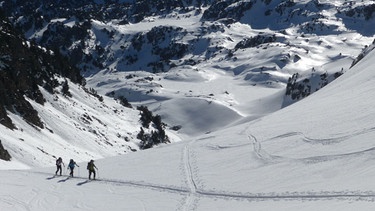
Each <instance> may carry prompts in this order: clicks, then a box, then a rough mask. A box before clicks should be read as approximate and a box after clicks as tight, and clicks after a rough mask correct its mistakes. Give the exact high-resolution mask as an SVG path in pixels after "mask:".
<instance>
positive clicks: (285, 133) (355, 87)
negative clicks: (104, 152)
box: [0, 51, 375, 211]
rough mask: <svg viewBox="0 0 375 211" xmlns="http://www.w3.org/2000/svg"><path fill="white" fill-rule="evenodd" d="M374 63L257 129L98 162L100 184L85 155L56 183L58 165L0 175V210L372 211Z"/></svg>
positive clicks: (244, 127)
mask: <svg viewBox="0 0 375 211" xmlns="http://www.w3.org/2000/svg"><path fill="white" fill-rule="evenodd" d="M374 58H375V52H373V51H372V52H370V53H369V54H368V55H367V56H366V57H365V58H364V59H363V60H362V61H360V62H359V63H358V64H357V65H356V66H355V67H353V68H352V69H350V70H349V71H347V72H346V73H345V74H344V75H343V76H341V77H340V78H338V79H337V80H335V81H334V82H332V83H331V84H329V85H328V86H326V87H325V88H323V89H322V90H320V91H319V92H316V93H314V94H313V95H311V96H310V97H308V98H306V99H304V100H302V101H300V102H297V103H295V104H293V105H291V106H289V107H286V108H284V109H281V110H279V111H276V112H274V113H272V114H269V115H266V116H264V117H261V118H259V119H256V120H254V121H250V120H247V119H246V118H239V120H238V121H237V123H233V124H232V126H230V127H227V128H224V129H220V130H218V131H213V132H211V133H207V134H204V135H199V136H192V137H190V138H186V139H185V140H183V141H180V142H177V143H173V144H170V145H162V146H160V147H156V148H153V149H150V150H145V151H140V152H137V153H129V154H126V155H121V156H113V157H110V158H105V159H98V160H96V165H97V167H98V168H99V170H98V175H97V179H98V180H97V181H88V180H87V171H86V168H85V167H86V162H84V159H85V157H84V156H81V157H79V159H78V160H79V161H81V162H80V163H79V165H80V167H79V168H77V169H76V172H75V174H76V177H74V178H69V177H68V176H67V173H66V170H65V175H63V176H57V177H54V171H55V169H54V168H53V167H48V168H31V169H28V170H2V171H0V177H1V178H2V179H1V181H0V183H1V189H0V209H1V210H38V211H39V210H70V211H71V210H103V211H104V210H155V211H158V210H162V211H166V210H264V211H268V210H285V211H286V210H288V211H291V210H308V211H309V210H312V211H316V210H329V211H334V210H337V211H343V210H361V211H363V210H373V209H374V207H375V183H374V182H373V180H374V178H375V168H374V159H375V152H374V149H375V142H374V139H375V126H374V119H375V109H374V105H375V99H374V98H373V96H374V95H373V92H374V90H375V72H374V70H373V65H372V64H373V61H374ZM180 106H183V105H180ZM186 106H189V105H186ZM213 108H215V107H213ZM217 111H218V113H217V118H219V117H220V116H221V113H220V112H221V110H220V109H219V110H217ZM211 112H214V111H211ZM102 115H106V114H102ZM222 117H223V118H226V117H225V115H224V116H222ZM250 119H251V118H250ZM202 124H203V123H202ZM73 132H74V131H72V133H73ZM33 138H35V139H37V138H38V137H28V139H29V140H33ZM36 155H37V153H35V156H36ZM62 156H63V158H64V159H65V161H67V160H68V159H70V157H68V156H69V155H65V157H64V155H62ZM70 156H73V155H70ZM75 156H77V157H78V155H75ZM86 158H87V159H89V157H86ZM3 163H4V162H3V161H2V163H1V165H3Z"/></svg>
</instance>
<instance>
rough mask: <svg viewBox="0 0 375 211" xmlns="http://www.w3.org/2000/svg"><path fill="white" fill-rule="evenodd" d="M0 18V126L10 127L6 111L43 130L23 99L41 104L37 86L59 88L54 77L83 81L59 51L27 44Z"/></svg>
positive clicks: (41, 124) (37, 118)
mask: <svg viewBox="0 0 375 211" xmlns="http://www.w3.org/2000/svg"><path fill="white" fill-rule="evenodd" d="M0 18H1V19H0V20H1V21H0V28H1V32H0V119H1V122H0V123H1V124H3V125H5V126H7V127H8V128H14V125H13V124H12V122H11V120H10V118H9V117H8V115H7V112H6V111H7V110H8V111H10V112H13V113H18V114H19V115H21V116H22V117H23V118H24V119H25V121H27V122H29V123H30V124H32V125H35V126H37V127H39V128H43V122H42V121H41V120H40V118H39V116H38V113H37V112H36V111H35V110H34V109H33V107H32V106H31V105H30V103H29V102H28V100H27V99H30V100H34V101H36V102H37V103H39V104H43V103H44V101H45V100H44V97H43V95H42V93H41V92H40V87H43V88H45V89H46V90H48V91H49V92H50V93H54V92H55V91H56V88H58V87H59V86H60V85H61V84H59V83H58V82H57V80H56V79H55V75H59V76H62V77H67V78H70V79H71V80H72V81H73V82H76V83H81V84H83V83H84V79H83V78H82V76H81V75H80V73H79V70H78V69H76V68H74V67H72V66H70V64H69V63H68V62H67V60H66V59H64V58H63V57H62V56H61V55H60V54H59V52H57V53H54V52H52V51H50V50H47V49H45V48H41V47H39V46H38V45H36V44H35V43H33V42H30V41H27V40H26V39H24V38H23V35H21V34H19V33H17V32H16V30H15V29H14V28H13V26H12V25H11V23H9V22H8V21H7V19H6V18H5V17H4V16H3V15H2V14H1V15H0Z"/></svg>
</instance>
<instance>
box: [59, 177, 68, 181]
mask: <svg viewBox="0 0 375 211" xmlns="http://www.w3.org/2000/svg"><path fill="white" fill-rule="evenodd" d="M69 178H70V177H67V178H66V179H61V180H59V181H58V182H66V181H68V179H69Z"/></svg>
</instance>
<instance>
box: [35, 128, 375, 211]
mask: <svg viewBox="0 0 375 211" xmlns="http://www.w3.org/2000/svg"><path fill="white" fill-rule="evenodd" d="M246 135H247V138H248V140H249V141H250V143H249V145H251V144H252V145H253V150H254V153H255V154H256V155H257V156H258V157H259V158H260V159H265V160H266V161H267V160H269V159H271V158H273V157H272V156H271V155H269V154H267V153H266V152H265V151H264V150H263V149H262V147H261V143H260V142H259V141H258V140H257V138H256V137H255V136H253V135H251V134H246ZM288 135H300V136H303V134H297V133H293V134H288ZM210 138H214V137H210ZM204 139H207V138H204ZM306 139H307V138H306ZM199 140H202V139H199ZM199 140H192V141H190V142H187V143H186V144H185V146H184V147H183V148H182V151H181V168H180V170H181V171H183V175H184V177H185V178H184V180H185V181H184V182H185V184H186V185H187V187H186V188H184V187H176V186H168V185H160V184H152V183H147V182H144V181H130V180H117V179H106V178H99V179H97V180H96V181H95V182H96V183H101V184H105V185H115V186H129V187H135V188H142V189H148V190H152V191H158V192H169V193H174V194H179V195H182V196H184V201H183V202H181V206H180V208H179V210H196V208H197V206H198V203H199V200H200V199H201V198H204V197H206V198H211V199H224V200H248V201H259V200H261V201H265V200H274V201H280V200H288V201H291V200H314V201H316V200H348V201H351V200H365V201H374V200H375V192H374V191H349V190H348V191H331V192H330V191H324V192H303V193H302V192H285V193H240V192H225V191H212V190H205V189H204V188H202V187H201V186H200V185H199V184H200V182H201V180H202V178H200V172H199V169H198V168H197V167H196V165H195V164H196V162H197V160H196V158H197V156H196V155H197V154H196V153H197V151H196V150H194V147H193V145H194V144H196V142H197V141H199ZM30 173H33V174H41V175H46V176H48V177H47V178H46V179H47V180H50V181H56V182H58V183H60V182H66V181H67V180H76V181H77V186H81V185H89V184H90V182H92V181H91V180H87V178H85V177H73V178H71V177H67V176H51V175H50V174H48V173H46V172H40V171H31V172H30Z"/></svg>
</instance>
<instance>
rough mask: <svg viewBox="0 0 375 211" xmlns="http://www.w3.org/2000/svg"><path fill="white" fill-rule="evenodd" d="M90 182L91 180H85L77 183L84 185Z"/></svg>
mask: <svg viewBox="0 0 375 211" xmlns="http://www.w3.org/2000/svg"><path fill="white" fill-rule="evenodd" d="M88 182H90V180H85V181H83V182H80V183H77V185H78V186H81V185H84V184H86V183H88Z"/></svg>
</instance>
